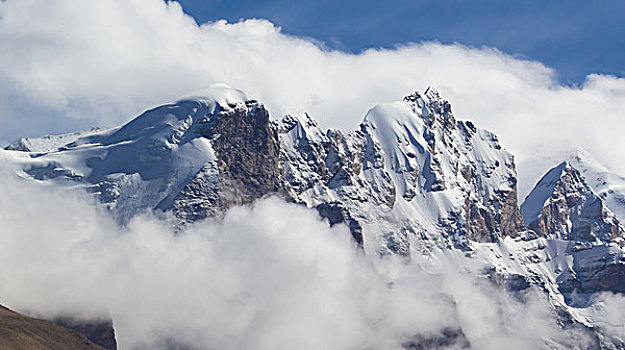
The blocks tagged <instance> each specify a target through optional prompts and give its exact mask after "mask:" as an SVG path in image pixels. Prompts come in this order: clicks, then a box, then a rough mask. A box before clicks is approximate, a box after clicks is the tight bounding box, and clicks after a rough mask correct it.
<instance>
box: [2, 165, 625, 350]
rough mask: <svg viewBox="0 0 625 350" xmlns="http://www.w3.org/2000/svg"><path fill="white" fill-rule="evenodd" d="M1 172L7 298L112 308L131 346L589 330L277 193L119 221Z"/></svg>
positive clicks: (41, 305) (397, 340) (357, 341)
mask: <svg viewBox="0 0 625 350" xmlns="http://www.w3.org/2000/svg"><path fill="white" fill-rule="evenodd" d="M3 175H6V176H3V177H2V178H3V179H4V180H3V181H2V182H0V193H3V195H2V196H0V222H1V223H2V227H1V229H2V235H0V256H1V257H2V263H1V264H0V296H1V298H2V299H0V303H2V304H5V305H7V306H10V307H12V308H16V309H18V310H24V311H27V312H31V313H35V314H38V315H47V316H54V315H59V314H61V315H73V316H75V317H80V318H87V319H88V318H94V317H112V319H113V322H114V326H115V328H116V333H117V335H118V341H119V345H120V348H121V349H161V348H165V344H166V341H173V342H175V343H177V344H183V345H185V346H189V347H191V348H193V349H196V348H197V349H250V348H253V349H292V348H299V349H367V348H372V349H396V348H399V347H400V346H401V344H403V343H406V342H410V341H413V340H415V339H420V340H423V339H440V338H441V336H442V334H443V333H445V332H448V333H449V331H452V332H453V331H457V330H458V329H462V331H463V332H464V334H465V336H466V338H464V337H458V338H456V339H455V343H454V342H452V344H450V347H452V348H460V346H461V345H463V344H466V343H467V342H470V344H471V346H472V348H474V349H501V348H502V347H506V348H508V349H528V348H539V347H540V346H541V344H543V343H544V342H545V341H546V340H552V341H559V342H564V343H565V344H566V342H567V341H568V342H571V344H577V345H580V344H581V345H583V344H584V341H585V340H587V339H586V338H585V337H584V335H583V334H577V333H574V332H569V333H567V332H563V331H562V330H560V329H559V327H558V326H557V323H556V319H555V316H554V315H553V314H552V313H551V311H549V310H550V307H549V306H548V305H547V301H546V300H545V299H544V296H541V295H540V294H532V293H530V294H527V295H525V296H524V298H525V299H526V302H523V303H521V302H519V300H518V299H516V298H515V297H511V296H510V295H507V294H506V293H505V292H503V291H502V290H500V289H498V288H496V287H495V286H494V285H491V284H490V283H489V282H487V281H486V280H485V279H482V278H477V277H473V273H475V271H466V270H463V269H459V268H458V267H457V266H456V265H454V263H451V262H450V263H447V262H446V261H447V260H446V259H445V257H444V256H441V257H439V258H438V259H435V261H437V263H436V264H427V265H428V269H427V271H426V269H424V268H423V266H425V262H422V261H414V262H412V263H410V264H404V263H400V262H399V261H394V260H392V259H388V260H381V259H378V258H375V257H365V256H364V254H362V252H361V251H360V250H359V249H358V248H357V247H355V246H354V244H353V243H352V242H351V241H350V239H351V238H350V234H349V231H348V229H347V228H346V227H342V226H336V227H334V228H330V227H329V226H328V224H327V222H324V221H322V220H321V219H320V218H319V217H318V216H317V214H316V212H315V211H313V210H309V209H305V208H303V207H299V206H296V205H293V204H287V203H284V202H281V201H279V200H277V199H266V200H263V201H260V202H258V203H257V204H256V205H255V206H254V207H251V208H234V209H233V210H231V211H230V212H229V213H228V214H227V216H226V217H225V219H224V220H223V222H212V221H205V222H202V223H199V224H197V225H195V226H192V227H190V228H189V229H187V230H186V231H184V232H182V233H180V234H178V235H175V236H174V235H173V234H172V232H171V230H170V229H169V228H168V227H169V226H168V225H167V222H164V221H161V220H157V219H155V218H153V217H150V216H148V215H144V216H139V217H138V218H136V219H135V220H134V221H132V222H131V223H130V225H129V226H128V227H127V228H125V229H121V228H119V227H118V226H117V225H116V224H115V223H114V221H113V220H112V219H111V218H110V217H109V215H107V214H106V213H103V212H102V211H101V207H99V206H95V205H93V204H94V203H93V202H94V200H93V198H91V197H88V196H87V195H81V194H79V193H74V192H68V191H67V190H64V189H59V188H54V187H45V185H41V186H37V185H34V186H33V184H32V183H26V182H23V181H21V180H17V179H16V178H15V177H14V176H10V175H8V174H3ZM276 218H281V219H280V220H277V219H276ZM449 261H451V260H449ZM461 265H467V266H468V265H469V264H461ZM599 311H600V310H599ZM599 311H597V313H599ZM608 312H609V311H608ZM618 316H619V315H606V316H605V317H606V318H607V319H610V320H612V319H613V318H614V317H618ZM621 331H622V330H620V329H617V330H616V332H617V334H620V333H619V332H621ZM581 345H580V346H581Z"/></svg>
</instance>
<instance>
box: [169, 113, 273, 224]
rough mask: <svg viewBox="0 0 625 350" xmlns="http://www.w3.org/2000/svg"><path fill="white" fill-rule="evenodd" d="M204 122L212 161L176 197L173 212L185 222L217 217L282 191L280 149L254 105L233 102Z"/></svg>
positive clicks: (266, 116)
mask: <svg viewBox="0 0 625 350" xmlns="http://www.w3.org/2000/svg"><path fill="white" fill-rule="evenodd" d="M229 107H230V108H228V109H220V110H218V111H217V112H216V113H214V115H212V116H211V117H210V118H207V119H206V120H204V121H202V123H201V125H200V127H199V128H198V131H197V132H198V133H199V134H200V135H201V136H202V137H204V138H206V139H208V140H210V144H211V146H212V150H213V151H214V155H215V160H214V161H213V162H209V163H208V164H206V165H205V166H204V167H203V168H202V169H201V170H200V171H199V172H198V173H197V174H196V175H195V176H194V178H193V179H192V180H191V181H190V182H189V183H187V185H186V186H184V188H183V189H182V190H181V191H180V192H179V193H178V194H177V195H176V197H175V199H174V201H173V205H172V207H173V210H174V213H175V215H176V216H177V217H179V218H181V219H182V220H183V221H195V220H198V219H203V218H205V217H208V216H218V215H220V214H222V213H223V212H224V211H225V210H227V209H228V208H230V207H232V206H234V205H242V204H250V203H252V202H253V201H254V200H256V199H259V198H261V197H262V196H264V195H266V194H268V193H281V192H282V190H281V188H282V187H281V178H282V171H281V169H280V163H279V145H278V137H277V133H276V131H275V129H274V128H273V127H272V125H271V123H270V122H269V113H268V112H267V110H266V109H265V107H264V106H263V105H261V104H259V103H257V102H256V101H245V102H244V103H241V102H239V103H234V104H232V105H231V106H229Z"/></svg>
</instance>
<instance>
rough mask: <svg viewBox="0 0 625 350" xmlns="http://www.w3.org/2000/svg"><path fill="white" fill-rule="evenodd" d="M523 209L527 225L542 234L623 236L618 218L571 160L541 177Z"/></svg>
mask: <svg viewBox="0 0 625 350" xmlns="http://www.w3.org/2000/svg"><path fill="white" fill-rule="evenodd" d="M521 210H522V213H523V218H524V220H525V222H526V224H527V225H528V227H529V228H531V229H532V230H534V231H535V232H536V233H538V234H539V235H540V236H542V237H547V238H554V239H563V240H572V241H585V242H597V241H600V242H612V241H622V238H623V233H624V232H623V227H622V226H621V224H620V222H619V221H618V219H617V218H616V217H615V216H614V214H613V213H612V212H611V211H610V210H609V209H608V208H607V207H606V206H605V204H604V203H603V201H602V199H601V198H600V197H599V196H597V195H596V194H595V193H594V192H593V191H592V189H591V188H590V186H589V185H588V184H587V183H586V180H585V179H584V177H583V176H582V175H581V174H580V172H579V171H578V170H577V169H575V168H574V167H573V166H571V164H570V163H568V162H562V163H561V164H559V165H558V166H556V167H554V168H553V169H551V170H550V171H549V172H547V174H545V176H543V177H542V178H541V179H540V181H539V182H538V184H537V185H536V187H535V188H534V190H532V192H531V193H530V194H529V195H528V196H527V198H526V199H525V201H524V202H523V205H522V206H521Z"/></svg>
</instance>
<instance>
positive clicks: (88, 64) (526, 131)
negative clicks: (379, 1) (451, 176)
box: [0, 0, 625, 182]
mask: <svg viewBox="0 0 625 350" xmlns="http://www.w3.org/2000/svg"><path fill="white" fill-rule="evenodd" d="M0 52H1V54H0V55H1V56H0V57H1V59H2V64H1V65H0V120H1V121H2V123H3V125H4V126H5V127H4V128H3V131H2V132H0V140H1V139H5V140H6V141H8V140H9V139H10V138H15V137H18V136H22V135H24V134H41V133H46V132H60V131H70V130H72V129H75V128H78V127H86V126H94V125H100V126H102V125H103V126H116V125H118V124H121V123H123V122H126V121H127V120H129V119H130V118H132V116H133V115H136V114H137V113H139V112H140V111H142V110H144V109H147V108H148V107H151V106H153V105H158V104H162V103H163V102H165V101H169V100H173V99H176V98H178V97H180V96H184V95H186V94H189V93H191V92H193V91H195V90H197V89H200V88H201V87H203V86H207V85H209V84H211V83H215V82H223V83H227V84H229V85H232V86H234V87H237V88H240V89H242V90H244V91H246V92H248V93H249V94H250V95H252V96H255V97H257V98H258V99H260V100H262V101H264V102H265V103H266V104H267V105H268V106H269V107H270V109H271V110H272V111H273V112H274V117H278V116H280V115H281V114H283V113H287V112H301V111H308V112H309V113H311V114H312V115H313V116H314V117H315V118H316V119H318V120H320V121H321V122H322V124H323V125H325V126H331V127H339V128H343V129H351V128H356V127H357V124H358V123H359V122H360V120H361V118H362V117H363V116H364V114H365V112H366V111H367V109H368V108H370V107H371V106H373V105H374V104H376V103H379V102H386V101H393V100H397V99H399V98H401V97H402V96H403V95H405V94H407V93H409V92H411V91H413V90H415V89H424V88H425V87H426V86H428V85H434V86H436V87H437V88H438V89H439V90H441V92H442V93H443V95H444V96H445V97H447V98H448V99H450V100H451V101H452V103H453V105H454V109H455V111H456V115H457V116H459V117H460V118H461V119H472V120H474V121H476V122H477V123H478V125H479V126H480V127H484V128H488V129H491V130H493V131H495V132H496V133H498V134H499V136H500V138H501V139H502V142H503V144H504V145H505V146H506V147H507V148H509V149H510V150H512V151H513V152H514V153H515V154H517V156H519V158H520V159H521V160H524V159H528V158H531V157H532V155H535V154H537V153H538V154H545V153H549V154H550V153H552V152H557V151H562V150H563V149H567V148H572V147H573V146H582V147H584V148H586V149H587V150H589V151H590V152H591V153H593V154H595V155H597V156H598V157H599V158H600V160H602V161H603V162H604V163H606V164H609V165H610V166H612V167H613V168H614V170H616V171H618V172H621V173H625V156H624V155H623V152H621V151H620V150H621V149H623V147H624V146H625V145H624V144H623V142H625V141H623V138H622V137H620V133H621V130H622V129H623V126H624V122H623V118H622V116H623V111H625V79H623V78H617V77H613V76H605V75H590V76H588V77H587V80H586V81H585V82H584V84H583V85H582V86H577V87H570V86H562V85H560V84H558V82H557V81H556V79H555V78H554V77H555V75H556V73H555V72H554V71H552V70H551V69H549V68H547V67H545V66H544V65H542V64H541V63H539V62H532V61H527V60H523V59H518V58H515V57H512V56H509V55H506V54H504V53H502V52H499V51H497V50H495V49H490V48H470V47H465V46H461V45H442V44H438V43H435V42H431V43H423V44H415V45H412V44H411V45H406V46H403V47H399V48H396V49H392V50H382V49H380V50H377V49H371V50H367V51H364V52H362V53H359V54H347V53H342V52H338V51H327V50H324V49H321V48H319V47H318V46H316V45H315V44H314V43H313V42H312V41H309V40H306V39H299V38H295V37H291V36H288V35H285V34H283V33H281V31H280V28H278V27H275V26H274V25H273V24H272V23H269V22H268V21H264V20H246V21H244V22H240V23H234V24H229V23H226V22H224V21H218V22H214V23H208V24H205V25H202V26H198V25H196V24H195V22H194V21H193V20H192V18H190V17H189V16H187V15H185V14H184V13H183V12H182V10H181V7H180V6H179V4H177V3H175V2H170V3H168V4H166V3H164V2H163V1H160V0H132V1H125V0H124V1H122V0H111V1H95V2H94V1H82V2H76V1H70V0H59V1H54V2H50V1H45V0H21V1H15V0H9V1H6V2H2V3H0ZM524 164H529V163H524ZM542 171H543V169H532V170H531V171H529V173H531V174H532V175H528V176H529V177H528V178H527V179H521V181H522V182H528V181H529V182H531V181H534V180H535V177H537V176H538V175H539V173H540V172H542Z"/></svg>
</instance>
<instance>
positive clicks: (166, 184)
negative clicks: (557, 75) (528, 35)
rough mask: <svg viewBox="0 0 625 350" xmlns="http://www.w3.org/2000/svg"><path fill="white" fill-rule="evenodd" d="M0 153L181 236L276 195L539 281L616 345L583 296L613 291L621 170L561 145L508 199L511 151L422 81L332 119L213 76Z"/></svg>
mask: <svg viewBox="0 0 625 350" xmlns="http://www.w3.org/2000/svg"><path fill="white" fill-rule="evenodd" d="M0 160H1V161H2V162H3V163H6V164H11V165H12V166H13V167H14V169H16V170H15V173H16V175H17V176H19V177H21V178H23V179H24V181H33V182H39V183H52V184H56V185H59V186H64V187H67V189H68V191H69V190H72V191H73V190H84V191H87V192H89V193H92V194H93V196H94V197H95V198H97V200H98V201H99V202H100V203H101V205H102V206H104V207H105V208H107V209H108V210H109V211H110V213H111V215H112V216H113V217H114V218H115V219H116V220H117V222H118V223H119V225H122V226H123V225H125V224H127V223H128V222H129V221H130V220H131V219H132V218H133V217H134V216H136V215H138V214H140V213H144V212H148V211H149V212H152V213H156V215H163V216H164V217H165V216H170V217H173V218H174V219H173V222H172V225H173V226H174V227H175V228H177V230H178V231H177V232H181V234H184V233H183V231H182V230H183V228H184V227H185V226H186V225H191V224H193V223H194V222H197V221H200V220H203V219H207V218H213V219H217V220H219V219H220V218H222V217H223V216H224V214H225V213H226V212H227V211H228V209H230V208H232V207H234V206H240V205H251V204H253V203H254V202H255V201H256V200H258V199H261V198H264V197H267V196H276V197H279V198H281V199H283V200H285V201H287V202H291V203H295V204H298V205H301V206H305V207H308V208H310V209H311V210H315V211H316V212H317V213H318V215H319V216H320V217H321V218H323V219H324V220H327V221H328V223H329V225H337V224H344V225H346V226H347V228H348V229H349V232H350V234H351V238H352V240H353V243H354V244H355V245H357V246H358V247H360V248H361V249H362V251H363V252H364V253H365V254H366V255H375V256H400V257H401V258H402V259H406V260H408V261H409V260H413V259H415V257H417V256H418V257H433V256H436V255H438V254H443V255H446V256H452V257H462V259H470V260H472V261H477V262H480V263H481V264H484V266H485V267H484V268H483V269H482V270H481V272H480V273H479V275H480V276H481V277H484V278H485V279H488V280H490V281H492V283H493V284H495V285H497V286H498V287H499V288H501V289H504V290H506V291H507V292H509V293H510V294H512V295H518V298H522V295H523V292H525V291H528V290H530V289H536V290H539V291H540V292H541V293H544V294H545V295H546V296H547V298H548V300H549V305H550V307H551V308H552V309H553V311H554V312H555V313H556V314H557V315H558V320H559V325H560V327H562V329H576V330H580V331H582V332H584V333H586V334H588V335H589V337H591V339H592V344H591V345H590V348H606V349H622V348H625V339H621V338H619V337H617V336H614V335H613V333H610V332H608V328H609V325H606V324H603V323H601V322H599V321H598V320H597V318H596V317H595V313H596V312H597V307H596V305H595V304H594V303H593V300H594V299H593V296H594V295H596V293H602V292H609V293H616V294H622V293H625V255H624V253H625V250H624V249H625V248H624V247H625V241H624V239H625V229H624V226H623V224H622V221H623V220H625V178H623V177H621V176H618V175H617V174H614V173H612V172H610V171H609V170H608V168H607V167H605V166H603V165H601V164H600V163H599V162H597V161H595V160H593V158H592V156H591V155H590V154H588V153H587V152H585V151H583V150H574V151H573V152H571V153H570V154H565V155H562V157H560V158H559V159H554V158H544V159H542V160H541V161H542V162H543V163H546V164H547V163H549V164H550V167H551V168H545V171H544V176H543V177H542V178H540V179H539V180H538V182H537V183H536V185H535V186H534V188H533V189H532V190H531V191H530V192H529V194H528V195H527V197H526V198H525V199H524V200H523V201H521V204H520V205H519V198H518V190H517V183H518V176H517V169H516V164H515V158H514V156H513V155H512V154H511V153H510V152H508V151H507V150H506V149H505V148H504V147H503V146H502V144H501V143H500V141H499V139H498V138H497V136H496V135H495V134H494V133H492V132H489V131H487V130H484V129H480V128H478V127H476V126H475V125H474V124H473V123H472V122H470V121H461V120H457V119H456V116H455V115H454V113H453V112H452V107H451V104H450V103H449V102H448V101H447V100H445V99H444V98H442V97H441V96H440V94H439V93H438V92H437V91H436V90H435V89H433V88H428V89H426V90H425V91H424V92H415V93H412V94H410V95H408V96H405V97H404V98H403V99H401V100H399V101H397V102H392V103H384V104H379V105H377V106H375V107H373V108H371V109H370V110H369V111H368V112H367V114H366V116H365V117H364V119H363V121H362V123H361V124H360V125H359V126H358V127H357V128H355V129H354V130H352V131H343V130H337V129H324V128H322V127H320V126H319V124H318V123H317V122H316V121H315V120H314V119H313V118H311V117H310V116H309V115H307V114H293V115H286V116H284V117H282V118H278V119H274V118H272V117H271V116H270V113H269V111H268V110H267V108H266V107H265V106H264V105H263V104H262V103H261V102H259V101H257V100H255V99H253V98H250V97H248V96H247V95H246V94H245V93H243V92H241V91H239V90H236V89H233V88H230V87H228V86H225V85H215V86H212V87H211V88H209V89H207V90H206V91H203V92H202V93H201V94H200V95H199V96H194V97H188V98H184V99H182V100H179V101H176V102H173V103H169V104H165V105H162V106H159V107H156V108H153V109H151V110H148V111H146V112H144V113H143V114H141V115H139V116H138V117H136V118H135V119H133V120H132V121H130V122H129V123H127V124H125V125H123V126H121V127H118V128H112V129H91V130H88V131H84V132H76V133H72V134H66V135H57V136H46V137H42V138H22V139H20V140H18V141H16V142H14V143H12V144H10V145H8V146H7V147H5V149H4V150H1V151H0ZM461 333H462V330H460V333H454V334H453V335H450V337H451V336H453V337H458V336H459V335H458V334H461ZM437 344H438V345H440V346H441V347H444V344H445V341H442V340H438V341H437V342H436V344H432V343H428V345H427V347H429V348H434V347H436V346H437ZM411 346H412V348H419V347H418V346H423V345H418V344H416V345H415V344H412V345H406V347H407V348H410V347H411ZM469 346H470V345H468V344H467V347H469ZM546 347H547V348H554V349H555V348H562V349H564V348H569V347H570V344H566V343H557V342H547V343H546Z"/></svg>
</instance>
